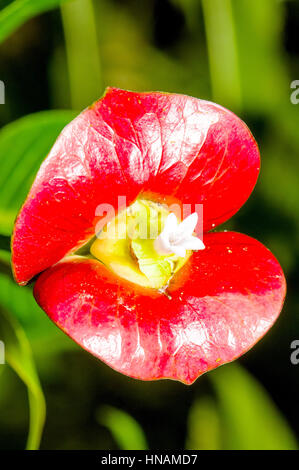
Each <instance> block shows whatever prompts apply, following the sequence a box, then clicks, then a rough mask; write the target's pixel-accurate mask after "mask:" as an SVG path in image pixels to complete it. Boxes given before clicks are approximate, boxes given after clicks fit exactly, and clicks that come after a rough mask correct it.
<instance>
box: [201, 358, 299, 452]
mask: <svg viewBox="0 0 299 470" xmlns="http://www.w3.org/2000/svg"><path fill="white" fill-rule="evenodd" d="M209 377H210V379H211V380H212V382H213V385H214V387H215V390H216V394H217V397H218V403H219V405H218V410H219V417H220V420H221V429H222V439H223V448H224V449H233V450H235V449H237V450H238V449H242V450H247V449H248V450H285V449H297V448H298V447H297V442H296V438H295V436H294V434H293V432H292V430H291V429H290V427H289V425H288V423H287V422H286V420H285V418H284V417H283V415H282V414H281V413H280V411H279V410H278V408H277V407H276V406H275V404H274V403H273V402H272V400H271V398H270V396H269V395H268V394H267V392H266V391H265V389H264V388H263V387H262V385H261V384H260V383H259V382H258V381H257V380H256V379H255V378H254V377H253V376H251V375H250V374H249V373H248V372H247V371H246V370H245V369H244V368H242V367H241V366H239V365H237V364H229V365H226V366H223V367H221V368H219V369H217V370H216V371H214V372H211V373H210V375H209Z"/></svg>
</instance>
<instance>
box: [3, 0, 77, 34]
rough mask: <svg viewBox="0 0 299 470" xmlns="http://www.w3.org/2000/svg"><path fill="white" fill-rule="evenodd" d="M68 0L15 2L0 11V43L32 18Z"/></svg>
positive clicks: (23, 0) (24, 0)
mask: <svg viewBox="0 0 299 470" xmlns="http://www.w3.org/2000/svg"><path fill="white" fill-rule="evenodd" d="M66 1H68V0H15V1H14V2H11V3H10V4H9V5H7V6H6V7H5V8H3V9H2V10H1V11H0V43H1V42H3V41H4V40H5V39H6V38H7V37H8V36H9V35H10V34H12V33H13V32H14V31H15V30H16V29H18V28H19V27H20V26H21V25H22V24H24V23H25V22H26V21H28V20H29V19H30V18H33V17H34V16H36V15H38V14H40V13H44V12H45V11H48V10H52V9H54V8H56V7H58V6H59V5H61V4H62V3H64V2H66Z"/></svg>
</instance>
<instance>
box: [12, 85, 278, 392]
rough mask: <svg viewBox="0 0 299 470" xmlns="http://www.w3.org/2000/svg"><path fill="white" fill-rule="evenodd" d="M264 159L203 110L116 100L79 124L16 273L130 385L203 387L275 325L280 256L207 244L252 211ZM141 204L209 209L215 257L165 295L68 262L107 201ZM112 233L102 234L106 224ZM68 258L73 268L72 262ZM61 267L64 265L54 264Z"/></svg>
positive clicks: (49, 183) (249, 245)
mask: <svg viewBox="0 0 299 470" xmlns="http://www.w3.org/2000/svg"><path fill="white" fill-rule="evenodd" d="M259 165H260V160H259V152H258V148H257V145H256V142H255V141H254V139H253V137H252V135H251V133H250V131H249V130H248V128H247V127H246V125H245V124H244V123H243V122H242V121H241V120H240V119H239V118H238V117H237V116H235V115H234V114H232V113H231V112H230V111H228V110H225V109H224V108H222V107H220V106H218V105H216V104H213V103H209V102H205V101H202V100H198V99H195V98H191V97H187V96H182V95H172V94H166V93H133V92H126V91H122V90H117V89H108V91H107V93H106V94H105V96H104V97H103V98H102V99H101V100H99V101H98V102H96V103H95V104H94V105H93V106H92V107H91V108H89V109H87V110H85V111H83V113H81V114H80V115H79V116H78V117H77V118H76V119H75V120H74V121H72V122H71V123H70V124H69V125H68V126H67V127H66V128H65V129H64V131H63V132H62V133H61V135H60V136H59V138H58V139H57V141H56V143H55V145H54V147H53V148H52V150H51V152H50V154H49V155H48V157H47V158H46V160H45V161H44V163H43V164H42V166H41V169H40V171H39V173H38V175H37V177H36V179H35V182H34V184H33V186H32V188H31V191H30V193H29V195H28V198H27V200H26V201H25V204H24V206H23V208H22V210H21V212H20V214H19V216H18V218H17V221H16V225H15V230H14V235H13V241H12V249H13V256H12V259H13V268H14V274H15V278H16V280H17V282H18V283H20V284H25V283H26V282H28V281H29V280H30V279H31V278H32V277H33V276H36V275H38V274H39V273H41V272H42V271H44V270H45V271H44V272H43V273H42V274H40V276H39V277H38V279H37V282H36V285H35V289H34V293H35V297H36V299H37V301H38V303H39V304H40V305H41V307H42V308H43V309H44V310H45V311H46V313H47V314H48V315H49V317H50V318H51V319H52V320H53V321H54V322H55V323H56V324H57V325H58V326H59V327H60V328H61V329H63V330H64V331H65V332H66V333H67V334H68V335H69V336H70V337H71V338H73V339H74V340H75V341H76V342H78V343H79V344H80V345H81V346H82V347H84V348H85V349H87V350H88V351H90V352H91V353H92V354H94V355H95V356H97V357H99V358H100V359H102V360H103V361H104V362H106V363H107V364H109V365H110V366H111V367H113V368H115V369H117V370H119V371H121V372H123V373H124V374H127V375H130V376H133V377H136V378H139V379H144V380H152V379H159V378H172V379H177V380H181V381H182V382H184V383H188V384H189V383H192V382H193V381H194V380H195V379H196V378H197V377H198V376H199V375H201V374H202V373H204V372H206V371H207V370H209V369H212V368H215V367H217V366H219V365H221V364H223V363H225V362H228V361H231V360H233V359H235V358H237V357H238V356H240V355H241V354H243V353H244V352H246V351H247V350H248V349H249V348H251V347H252V346H253V345H254V344H255V343H256V342H257V341H258V340H259V339H260V338H261V337H262V336H263V335H264V334H265V333H266V331H267V330H268V329H269V328H270V326H271V325H272V324H273V322H274V321H275V319H276V318H277V316H278V314H279V312H280V310H281V308H282V304H283V299H284V296H285V280H284V276H283V273H282V270H281V268H280V266H279V264H278V262H277V261H276V259H275V258H274V257H273V255H272V254H271V253H270V252H269V251H268V250H267V249H266V248H265V247H263V246H262V245H261V244H260V243H259V242H257V241H255V240H253V239H251V238H249V237H247V236H245V235H241V234H235V233H209V234H208V233H206V232H207V231H208V230H210V229H211V228H214V226H216V225H218V224H220V223H221V222H223V221H225V220H227V219H228V218H229V217H230V216H231V215H233V214H234V213H235V212H236V211H237V210H238V209H239V208H240V207H241V205H242V204H243V203H244V202H245V201H246V200H247V198H248V196H249V195H250V193H251V191H252V189H253V187H254V184H255V182H256V179H257V176H258V172H259ZM119 196H125V197H126V203H127V205H129V204H131V203H132V202H133V201H134V200H135V198H136V197H138V196H143V197H151V198H152V199H153V200H160V201H165V202H178V203H179V204H180V205H181V204H191V205H192V209H193V206H194V205H195V204H203V210H204V230H205V235H204V240H203V241H204V243H205V245H206V249H205V250H203V251H199V252H197V253H194V254H193V255H192V256H191V258H190V260H189V261H188V263H187V264H186V265H185V266H184V268H182V269H181V270H180V271H179V272H178V273H177V274H176V275H175V276H174V278H173V279H172V281H171V283H170V286H169V288H168V290H167V295H165V294H161V293H159V292H157V291H154V290H151V289H145V288H142V287H140V286H137V285H135V284H131V283H129V282H127V281H125V280H123V279H120V278H119V277H117V276H116V275H115V274H113V273H111V272H109V271H108V270H107V269H106V268H105V267H104V266H103V265H102V264H101V263H100V262H98V261H97V260H89V259H86V258H79V257H72V256H67V257H66V258H64V256H65V255H69V254H70V253H72V252H73V251H74V250H75V249H76V248H77V247H78V246H80V245H81V244H82V243H84V242H85V241H87V240H88V239H89V238H90V237H91V236H93V235H94V231H95V225H96V224H98V223H99V221H100V220H101V218H100V217H99V216H98V215H97V216H96V214H95V213H96V208H97V206H98V205H99V204H101V203H106V204H112V205H113V207H115V209H117V200H118V197H119ZM103 223H104V222H103ZM62 258H64V259H62ZM57 262H58V264H56V263H57Z"/></svg>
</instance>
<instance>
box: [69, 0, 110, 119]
mask: <svg viewBox="0 0 299 470" xmlns="http://www.w3.org/2000/svg"><path fill="white" fill-rule="evenodd" d="M61 15H62V22H63V28H64V35H65V42H66V52H67V61H68V70H69V80H70V92H71V104H72V108H73V109H76V110H81V109H82V108H85V107H86V106H88V105H90V104H91V103H92V102H93V101H95V100H96V99H98V98H99V96H100V95H101V94H102V92H103V90H102V80H101V63H100V57H99V47H98V37H97V31H96V22H95V17H94V8H93V3H92V0H74V1H72V2H69V3H65V4H63V5H61Z"/></svg>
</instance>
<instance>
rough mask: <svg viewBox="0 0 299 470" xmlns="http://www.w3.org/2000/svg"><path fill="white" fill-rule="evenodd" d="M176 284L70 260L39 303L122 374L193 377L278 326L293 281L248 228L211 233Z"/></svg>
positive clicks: (41, 290)
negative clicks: (154, 286)
mask: <svg viewBox="0 0 299 470" xmlns="http://www.w3.org/2000/svg"><path fill="white" fill-rule="evenodd" d="M205 244H206V249H205V250H204V251H201V252H198V253H194V255H193V256H192V257H191V259H190V261H189V263H188V264H187V265H186V266H185V267H184V268H183V269H182V270H181V271H180V272H179V273H178V274H177V275H175V277H174V278H173V280H172V283H171V285H170V287H169V289H168V292H167V294H168V296H166V295H164V294H160V293H157V292H156V291H154V290H149V289H144V288H142V287H138V286H136V285H134V284H130V283H129V282H127V281H124V280H122V279H120V278H118V279H116V277H115V275H113V274H112V273H111V272H110V271H108V270H107V268H105V267H104V266H103V265H101V264H100V263H98V262H97V261H95V260H83V259H80V258H74V259H73V260H72V259H71V258H70V259H69V260H67V261H65V262H61V263H58V264H57V265H56V266H54V267H53V268H50V269H48V270H47V271H46V272H45V273H43V274H42V275H41V276H40V277H39V279H38V280H37V283H36V285H35V289H34V294H35V298H36V300H37V302H38V303H39V304H40V306H41V307H42V308H43V309H44V310H45V311H46V312H47V314H48V315H49V317H50V318H51V319H52V320H53V321H54V322H55V323H56V324H57V325H58V326H59V327H60V328H62V329H63V330H64V331H65V332H66V333H67V334H68V335H69V336H71V338H73V339H74V340H75V341H76V342H77V343H79V344H80V345H81V346H83V347H84V348H85V349H87V350H88V351H89V352H91V353H92V354H94V355H95V356H97V357H99V358H100V359H102V360H103V361H104V362H106V363H107V364H109V365H110V366H111V367H113V368H115V369H116V370H118V371H120V372H122V373H124V374H127V375H130V376H133V377H136V378H139V379H143V380H153V379H160V378H170V379H176V380H180V381H182V382H184V383H187V384H190V383H192V382H193V381H194V380H195V379H196V378H197V377H198V376H199V375H201V374H203V373H204V372H207V371H208V370H210V369H213V368H215V367H218V366H219V365H221V364H223V363H225V362H229V361H232V360H233V359H236V358H237V357H238V356H240V355H241V354H243V353H244V352H245V351H247V350H248V349H249V348H251V347H252V346H253V345H254V344H255V343H256V342H257V341H258V340H259V339H260V338H261V337H262V336H263V335H264V334H265V333H266V332H267V330H268V329H269V328H270V326H271V325H272V324H273V322H274V321H275V319H276V317H277V315H278V314H279V312H280V309H281V307H282V303H283V299H284V295H285V280H284V276H283V273H282V270H281V268H280V266H279V264H278V262H277V261H276V259H275V258H274V256H273V255H272V254H271V253H270V252H269V251H268V250H267V249H266V248H265V247H264V246H263V245H262V244H261V243H259V242H257V241H256V240H254V239H252V238H250V237H248V236H246V235H241V234H238V233H232V232H225V233H224V232H223V233H210V234H207V235H206V236H205Z"/></svg>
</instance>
